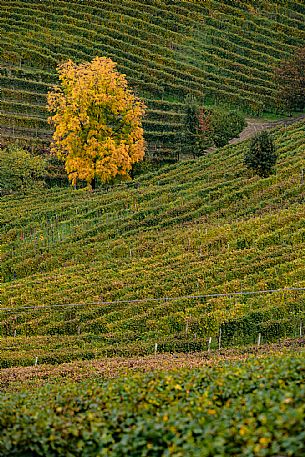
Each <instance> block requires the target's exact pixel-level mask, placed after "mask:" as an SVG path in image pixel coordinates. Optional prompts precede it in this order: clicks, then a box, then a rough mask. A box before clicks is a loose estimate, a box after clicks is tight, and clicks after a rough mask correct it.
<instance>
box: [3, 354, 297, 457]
mask: <svg viewBox="0 0 305 457" xmlns="http://www.w3.org/2000/svg"><path fill="white" fill-rule="evenodd" d="M304 371H305V358H304V350H301V351H300V352H299V353H290V354H283V355H282V357H281V362H280V363H279V361H278V358H277V357H273V356H272V354H271V355H269V356H266V357H265V358H250V359H249V360H247V361H228V362H227V363H225V362H224V363H222V364H219V365H216V366H214V367H202V368H200V369H188V370H183V369H180V370H178V371H169V372H156V371H153V372H151V373H147V374H141V373H139V374H131V373H128V372H127V373H126V374H125V375H121V377H118V378H115V379H110V380H109V379H108V380H103V379H101V378H97V379H93V380H88V381H83V382H78V383H76V382H73V381H72V380H70V381H68V382H66V383H65V384H64V385H59V384H57V385H56V384H55V385H46V386H44V387H40V388H39V389H35V388H34V387H33V386H32V387H31V388H29V389H23V390H22V391H21V392H11V393H7V392H2V393H0V407H1V416H0V426H1V431H2V433H1V437H0V452H1V455H3V456H10V455H12V452H13V455H16V456H27V455H31V456H50V457H51V456H75V455H80V456H96V455H100V456H102V455H107V456H112V455H113V456H130V455H133V456H169V455H171V456H176V457H178V456H179V457H180V456H184V455H188V456H192V457H195V456H198V457H199V456H200V457H205V456H206V457H212V456H215V455H217V456H220V457H226V456H228V455H234V456H245V455H247V456H253V457H254V456H256V457H266V456H275V455H281V456H285V457H289V456H293V457H302V456H303V455H304V452H305V447H304V446H305V445H304V442H305V441H304V438H305V432H304V429H305V427H304V426H305V423H304V417H305V409H304V408H305V405H304V395H305V385H304Z"/></svg>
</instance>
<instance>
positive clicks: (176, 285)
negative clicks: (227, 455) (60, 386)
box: [0, 121, 305, 365]
mask: <svg viewBox="0 0 305 457" xmlns="http://www.w3.org/2000/svg"><path fill="white" fill-rule="evenodd" d="M304 127H305V124H304V121H302V122H300V123H297V124H295V125H292V126H289V127H281V128H278V129H277V130H276V131H275V133H274V135H275V139H276V143H277V147H278V150H279V154H280V159H279V163H278V166H277V173H276V175H273V176H271V177H269V178H267V179H259V178H257V177H252V176H250V175H249V174H248V173H247V171H246V170H245V169H244V168H243V165H242V157H243V153H244V150H245V148H246V147H247V142H244V143H240V144H238V145H232V146H227V147H225V148H222V149H220V150H218V151H217V152H215V153H214V154H210V155H207V156H206V157H203V158H202V159H199V160H197V161H194V160H189V161H186V162H183V163H180V164H177V165H171V166H167V167H165V168H163V169H162V171H159V172H155V173H151V174H149V175H145V176H143V177H141V178H138V179H137V180H135V181H133V182H130V183H126V184H124V185H120V186H116V187H113V188H110V189H108V190H107V189H105V190H104V191H99V192H96V193H93V194H88V193H87V192H86V191H84V190H79V191H73V190H70V189H52V190H46V191H44V192H43V193H42V194H41V193H37V194H30V195H27V196H13V195H12V196H6V197H3V198H2V199H1V221H2V241H3V245H4V255H3V260H2V271H3V279H4V287H3V305H2V310H1V327H0V332H1V334H2V336H4V337H5V338H3V339H2V342H1V347H2V356H1V357H2V363H3V365H6V364H8V365H10V364H14V363H16V364H19V363H20V364H29V363H33V357H34V355H36V356H37V355H39V356H40V357H42V359H43V360H45V361H49V362H52V363H54V362H56V361H65V360H70V359H77V358H84V357H87V358H92V357H95V356H96V355H98V354H106V353H107V354H109V355H110V354H120V353H122V354H129V353H130V354H133V353H144V354H145V353H151V352H152V351H153V350H154V349H153V348H154V344H155V342H159V349H160V350H173V348H174V347H175V348H176V350H182V349H183V348H185V347H186V344H188V345H189V344H190V343H191V344H193V345H194V346H193V348H194V349H198V348H199V349H200V348H201V347H203V346H204V347H206V338H207V337H209V336H212V337H213V341H214V342H216V339H215V338H216V337H217V336H218V335H219V330H220V329H221V330H222V334H223V344H244V343H246V342H253V341H255V340H256V339H257V335H258V333H259V332H260V333H261V334H262V335H263V338H264V339H265V340H266V341H267V340H273V339H274V338H278V337H280V336H285V335H287V336H292V335H295V334H296V333H297V332H298V331H299V326H300V323H302V320H304V297H305V293H304V291H287V292H282V293H274V294H264V295H249V296H246V295H245V296H236V295H232V296H231V297H210V298H185V299H175V300H167V299H164V298H162V297H171V298H173V297H179V296H185V295H205V294H210V293H213V294H214V293H229V294H230V293H234V292H240V291H255V290H262V289H281V288H289V287H304V286H305V281H304V264H305V249H304V247H305V207H304V191H305V183H304V157H305V136H304ZM302 170H303V172H302ZM149 299H157V300H155V301H154V300H149ZM122 300H123V301H122ZM125 300H131V302H126V303H125V302H124V301H125ZM133 300H136V301H133ZM137 300H139V301H137ZM109 301H110V302H112V301H116V302H115V303H105V302H109ZM71 303H85V304H86V305H85V306H66V307H58V306H56V305H59V304H71ZM24 307H25V308H24ZM27 307H29V308H27ZM31 307H34V309H31ZM36 307H37V308H36ZM3 308H8V309H7V310H4V309H3ZM29 337H31V338H29ZM213 344H214V343H213ZM187 347H189V346H187ZM5 354H7V355H8V357H6V356H5Z"/></svg>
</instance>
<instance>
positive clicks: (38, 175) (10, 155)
mask: <svg viewBox="0 0 305 457" xmlns="http://www.w3.org/2000/svg"><path fill="white" fill-rule="evenodd" d="M44 176H45V160H44V159H43V158H42V157H40V156H32V155H31V154H30V153H29V152H27V151H25V150H24V149H22V148H20V147H19V146H16V145H14V146H10V147H7V148H6V149H3V150H1V151H0V189H1V190H3V191H4V192H10V191H18V190H25V189H29V188H32V187H35V186H41V185H42V184H43V178H44Z"/></svg>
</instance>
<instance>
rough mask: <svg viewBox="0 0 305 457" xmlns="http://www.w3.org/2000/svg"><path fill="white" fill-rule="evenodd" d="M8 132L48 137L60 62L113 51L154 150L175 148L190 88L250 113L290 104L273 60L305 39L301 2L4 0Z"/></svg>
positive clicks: (40, 140) (3, 119) (0, 78)
mask: <svg viewBox="0 0 305 457" xmlns="http://www.w3.org/2000/svg"><path fill="white" fill-rule="evenodd" d="M0 17H1V20H0V30H1V47H0V61H1V69H0V84H1V114H0V126H1V137H2V140H1V142H7V141H8V140H14V139H17V140H19V141H20V142H25V143H29V144H30V145H32V146H33V144H34V143H35V144H37V147H44V146H45V145H48V144H49V140H50V137H51V131H50V127H49V126H48V124H47V111H46V107H45V105H46V94H47V91H48V89H49V87H50V85H52V84H53V83H55V82H57V77H56V66H57V65H58V64H61V63H63V62H64V61H67V60H68V59H73V61H75V62H77V63H80V62H86V61H91V60H92V58H94V57H96V56H97V55H99V56H106V57H109V58H111V59H113V60H114V61H115V62H117V63H118V70H119V71H120V72H122V73H124V74H126V76H127V79H128V81H129V82H130V84H131V87H133V88H134V89H135V91H136V92H137V94H138V95H139V96H140V97H141V98H144V99H145V103H146V105H147V106H148V114H147V117H146V119H145V120H144V124H143V126H144V131H145V138H146V140H147V142H148V153H149V154H150V155H151V156H153V157H158V158H161V159H164V158H167V159H169V158H176V157H177V155H178V154H179V153H181V150H180V147H179V144H180V143H179V141H180V132H181V128H182V126H183V119H184V108H183V107H184V97H185V96H186V95H189V94H191V95H193V96H195V97H198V98H200V99H203V100H204V106H206V105H210V104H214V103H216V104H217V103H219V102H226V103H227V104H231V105H237V106H238V107H239V108H240V109H242V110H245V111H248V112H250V113H252V114H257V113H261V112H262V111H264V110H274V109H276V107H278V108H279V109H284V110H287V109H289V110H290V109H291V108H290V107H289V108H288V107H287V106H284V107H283V104H282V100H281V99H279V97H278V82H277V81H275V79H274V77H273V75H274V69H275V68H277V67H280V66H281V63H282V62H288V61H289V59H291V56H293V55H294V54H295V52H296V50H297V49H298V48H300V47H301V46H302V45H303V43H304V36H305V32H304V27H303V25H304V17H305V10H304V5H303V4H302V3H301V2H299V1H289V2H278V1H275V0H273V1H271V2H264V1H259V2H255V3H254V2H250V3H249V2H245V1H240V2H237V3H234V2H224V1H216V0H209V1H206V2H191V1H177V2H171V1H169V0H168V1H167V0H166V1H164V2H158V3H155V2H152V1H150V2H147V1H145V2H144V1H142V0H141V1H134V0H124V1H123V2H122V1H119V0H117V1H107V0H99V1H98V0H95V1H90V2H83V1H81V0H74V1H73V2H71V1H69V2H68V1H63V0H56V1H53V0H52V1H51V0H48V1H44V2H41V1H38V0H29V1H27V2H23V1H18V0H15V1H10V2H9V3H8V2H6V1H1V2H0Z"/></svg>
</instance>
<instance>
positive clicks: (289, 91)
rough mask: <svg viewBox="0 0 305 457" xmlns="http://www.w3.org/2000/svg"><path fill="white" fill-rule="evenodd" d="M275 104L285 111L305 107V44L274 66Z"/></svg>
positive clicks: (301, 109)
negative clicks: (276, 92) (276, 88)
mask: <svg viewBox="0 0 305 457" xmlns="http://www.w3.org/2000/svg"><path fill="white" fill-rule="evenodd" d="M274 79H275V82H276V84H277V87H278V94H277V105H278V106H279V107H280V108H282V109H284V110H285V111H290V112H292V111H295V110H300V111H303V110H304V109H305V46H303V47H301V48H297V49H296V50H295V52H294V54H293V55H292V56H291V57H289V58H288V59H286V60H284V61H282V62H281V63H280V65H279V66H278V67H276V68H275V75H274Z"/></svg>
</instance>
